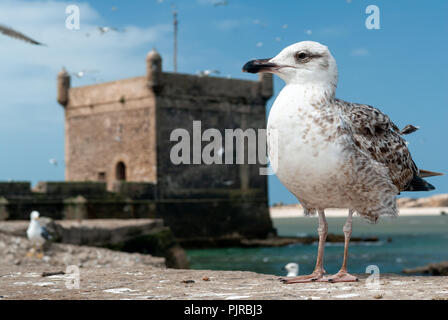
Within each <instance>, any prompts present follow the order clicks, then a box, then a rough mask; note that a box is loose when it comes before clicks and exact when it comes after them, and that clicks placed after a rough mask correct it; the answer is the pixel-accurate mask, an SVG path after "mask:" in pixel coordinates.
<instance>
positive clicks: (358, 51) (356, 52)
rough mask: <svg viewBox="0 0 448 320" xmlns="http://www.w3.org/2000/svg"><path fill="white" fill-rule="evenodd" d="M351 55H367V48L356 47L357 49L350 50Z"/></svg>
mask: <svg viewBox="0 0 448 320" xmlns="http://www.w3.org/2000/svg"><path fill="white" fill-rule="evenodd" d="M351 55H352V56H368V55H369V50H367V49H366V48H357V49H354V50H352V52H351Z"/></svg>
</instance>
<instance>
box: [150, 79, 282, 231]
mask: <svg viewBox="0 0 448 320" xmlns="http://www.w3.org/2000/svg"><path fill="white" fill-rule="evenodd" d="M173 83H174V84H175V85H171V84H173ZM269 83H271V84H272V78H267V79H266V78H265V79H264V81H259V82H256V81H243V80H233V79H222V78H209V77H197V76H193V75H184V74H171V73H163V74H162V75H161V77H160V79H159V90H158V93H157V98H156V104H157V116H156V118H157V124H158V125H157V164H158V169H157V184H158V197H159V199H161V200H163V201H161V202H159V205H158V207H159V208H158V214H160V215H161V217H163V219H164V220H165V222H166V223H167V224H168V225H171V226H172V225H173V224H175V225H177V226H178V227H175V226H172V229H173V232H174V233H175V234H176V236H178V237H180V238H189V239H191V238H201V237H229V236H245V237H260V238H262V237H266V236H267V235H268V234H269V233H274V232H275V231H274V230H273V228H272V223H271V220H270V217H269V212H268V205H267V176H263V175H260V174H259V169H260V167H261V165H260V162H259V161H258V160H259V159H256V163H255V164H247V161H248V160H247V159H248V150H249V144H248V143H247V142H246V144H245V146H246V147H245V158H246V160H245V164H236V161H234V162H233V164H224V163H225V152H224V153H223V154H222V156H221V159H222V163H223V164H205V163H203V162H202V161H200V162H201V163H200V164H197V163H193V161H194V160H193V153H194V152H195V151H194V146H193V145H194V142H193V141H192V140H193V139H196V138H195V136H194V132H193V121H200V122H201V124H200V125H201V129H200V132H199V133H200V136H199V140H201V135H202V133H203V132H204V131H205V130H206V129H210V128H215V129H218V130H219V131H220V133H221V136H222V148H223V149H224V150H225V145H226V141H225V129H242V130H246V129H254V130H255V131H257V130H258V129H264V128H266V110H265V103H266V100H267V99H268V98H269V97H270V96H271V95H272V91H271V90H269V88H268V90H264V92H263V89H266V88H264V87H263V85H266V84H269ZM179 128H180V129H185V130H187V131H188V133H189V136H190V138H191V139H190V146H191V148H190V150H191V157H190V164H177V165H176V164H173V163H172V161H171V160H170V151H171V148H172V147H173V146H174V145H176V144H177V143H178V142H177V141H170V135H171V133H172V132H173V130H175V129H179ZM196 132H198V131H196ZM258 138H259V137H258ZM233 142H234V146H235V147H234V148H232V149H233V151H234V154H233V156H232V158H233V159H234V160H235V149H236V141H233ZM252 142H254V143H255V144H256V143H257V141H256V140H255V141H252ZM199 144H200V145H201V147H200V150H203V148H204V147H205V146H206V145H207V144H209V141H205V142H199ZM200 150H199V154H200V153H201V151H200ZM254 151H255V153H256V149H255V150H254Z"/></svg>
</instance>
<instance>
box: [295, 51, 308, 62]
mask: <svg viewBox="0 0 448 320" xmlns="http://www.w3.org/2000/svg"><path fill="white" fill-rule="evenodd" d="M307 57H308V55H307V54H306V53H305V52H297V53H296V59H297V60H303V59H305V58H307Z"/></svg>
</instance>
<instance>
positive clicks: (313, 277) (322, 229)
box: [281, 210, 328, 284]
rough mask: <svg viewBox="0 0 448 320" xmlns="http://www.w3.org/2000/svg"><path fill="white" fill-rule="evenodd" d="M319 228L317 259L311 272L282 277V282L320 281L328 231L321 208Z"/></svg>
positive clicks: (323, 272)
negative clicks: (297, 275)
mask: <svg viewBox="0 0 448 320" xmlns="http://www.w3.org/2000/svg"><path fill="white" fill-rule="evenodd" d="M318 213H319V228H318V229H317V231H318V233H319V247H318V249H317V261H316V267H315V268H314V271H313V273H311V274H309V275H306V276H299V277H294V278H282V279H281V281H283V283H287V284H290V283H304V282H313V281H321V280H322V279H323V277H324V274H325V270H324V249H325V241H326V240H327V233H328V224H327V220H326V219H325V213H324V211H323V210H319V211H318Z"/></svg>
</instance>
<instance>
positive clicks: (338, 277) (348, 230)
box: [325, 209, 358, 282]
mask: <svg viewBox="0 0 448 320" xmlns="http://www.w3.org/2000/svg"><path fill="white" fill-rule="evenodd" d="M352 216H353V210H352V209H350V210H349V212H348V218H347V221H346V222H345V224H344V227H343V228H342V230H343V231H344V236H345V241H344V260H343V262H342V267H341V270H339V272H338V273H336V274H335V275H332V276H329V277H325V280H327V281H329V282H355V281H358V278H357V277H355V276H353V275H351V274H349V273H348V272H347V258H348V245H349V242H350V236H351V235H352Z"/></svg>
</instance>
